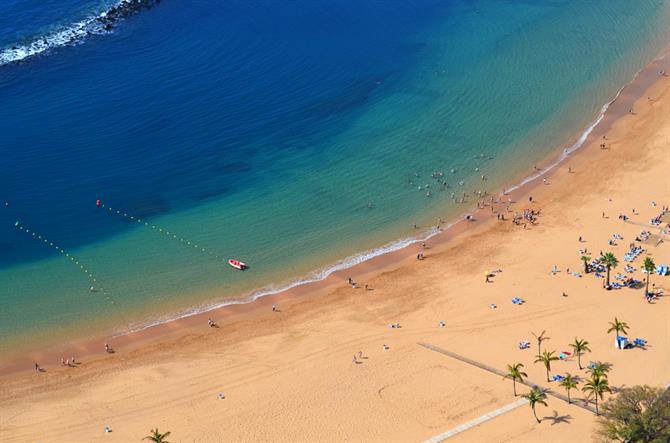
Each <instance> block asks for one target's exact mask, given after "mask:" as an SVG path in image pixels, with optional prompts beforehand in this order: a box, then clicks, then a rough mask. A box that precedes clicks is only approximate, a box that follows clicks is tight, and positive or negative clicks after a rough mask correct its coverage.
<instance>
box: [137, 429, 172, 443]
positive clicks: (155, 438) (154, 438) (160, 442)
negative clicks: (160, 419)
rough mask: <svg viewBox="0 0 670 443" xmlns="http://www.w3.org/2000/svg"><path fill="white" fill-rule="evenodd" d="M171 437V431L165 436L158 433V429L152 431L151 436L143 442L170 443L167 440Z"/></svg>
mask: <svg viewBox="0 0 670 443" xmlns="http://www.w3.org/2000/svg"><path fill="white" fill-rule="evenodd" d="M169 435H170V431H168V432H165V433H164V434H161V433H160V432H158V428H156V429H152V430H151V434H149V435H147V436H146V437H144V438H143V439H142V440H149V441H150V442H153V443H170V442H169V441H167V440H166V438H167V437H168V436H169Z"/></svg>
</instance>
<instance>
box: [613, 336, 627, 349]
mask: <svg viewBox="0 0 670 443" xmlns="http://www.w3.org/2000/svg"><path fill="white" fill-rule="evenodd" d="M629 345H630V342H629V341H628V337H623V336H621V335H617V337H616V347H617V348H618V349H626V347H627V346H629Z"/></svg>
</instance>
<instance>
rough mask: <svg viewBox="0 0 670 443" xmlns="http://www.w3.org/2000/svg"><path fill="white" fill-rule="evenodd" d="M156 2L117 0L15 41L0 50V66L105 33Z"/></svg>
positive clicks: (150, 0) (149, 0)
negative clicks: (27, 38)
mask: <svg viewBox="0 0 670 443" xmlns="http://www.w3.org/2000/svg"><path fill="white" fill-rule="evenodd" d="M155 3H157V1H155V0H119V1H118V2H116V3H115V4H114V5H113V6H111V7H110V8H109V9H107V10H105V11H103V12H101V13H99V14H93V15H90V16H89V17H87V18H85V19H83V20H80V21H77V22H74V23H71V24H69V25H66V26H63V27H61V28H59V29H57V30H54V31H52V32H48V33H46V34H44V35H40V36H38V37H36V38H34V39H33V40H32V41H29V42H27V43H16V44H14V45H11V46H9V47H6V48H4V49H0V66H4V65H8V64H11V63H17V62H21V61H23V60H26V59H28V58H30V57H33V56H36V55H39V54H43V53H45V52H47V51H49V50H51V49H53V48H58V47H62V46H69V45H74V44H77V43H79V42H81V41H82V40H84V39H85V38H87V37H89V36H91V35H97V34H105V33H108V32H110V31H111V29H112V27H113V25H114V23H116V22H118V21H119V20H121V19H123V18H124V17H127V16H128V15H130V14H133V13H135V12H137V11H138V10H139V9H141V8H148V7H150V6H153V5H154V4H155Z"/></svg>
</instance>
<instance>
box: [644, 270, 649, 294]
mask: <svg viewBox="0 0 670 443" xmlns="http://www.w3.org/2000/svg"><path fill="white" fill-rule="evenodd" d="M648 295H649V274H647V289H645V291H644V296H645V297H646V296H648Z"/></svg>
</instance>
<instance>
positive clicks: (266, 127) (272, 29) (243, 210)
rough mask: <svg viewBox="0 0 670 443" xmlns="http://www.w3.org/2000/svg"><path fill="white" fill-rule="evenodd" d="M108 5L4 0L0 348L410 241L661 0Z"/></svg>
mask: <svg viewBox="0 0 670 443" xmlns="http://www.w3.org/2000/svg"><path fill="white" fill-rule="evenodd" d="M119 4H121V6H124V7H125V6H127V4H128V2H127V1H126V0H122V1H119V0H105V1H100V0H21V1H19V0H4V1H2V2H0V156H1V157H0V204H1V205H2V206H0V351H1V350H3V349H8V348H9V347H12V346H19V347H26V348H28V347H30V346H35V345H39V344H40V343H46V342H47V341H48V340H50V339H54V337H60V338H63V337H65V338H67V337H71V336H75V335H76V334H77V333H78V331H80V330H81V328H89V329H90V328H97V329H98V330H109V331H113V330H118V331H122V330H125V329H126V328H128V327H129V325H134V327H137V326H139V325H141V324H146V323H150V322H152V321H155V320H159V319H165V318H169V317H170V316H173V315H176V314H179V313H183V312H185V311H188V310H189V309H198V308H202V307H203V306H211V305H216V304H219V303H223V302H226V301H227V300H231V299H240V297H241V296H243V295H248V294H250V293H252V294H253V293H254V291H256V290H258V289H261V288H265V290H272V288H277V287H281V286H282V285H283V284H290V283H291V282H294V281H296V280H297V279H301V278H304V277H305V276H309V275H311V276H312V278H319V277H321V276H322V275H323V274H324V273H327V271H328V269H330V268H331V267H332V265H333V264H336V263H338V261H341V260H343V259H345V258H347V257H349V259H348V261H346V262H345V263H342V262H340V265H341V266H345V265H346V264H347V263H350V262H355V261H358V260H361V259H363V258H364V257H366V256H369V255H371V253H369V252H368V253H367V255H365V254H364V255H362V256H361V255H358V256H357V254H360V253H362V252H364V251H370V250H373V249H375V248H380V247H383V246H385V245H389V243H392V242H393V241H395V240H398V239H406V238H409V237H411V236H416V235H422V234H417V231H416V230H414V229H413V228H412V225H413V224H414V223H417V224H418V225H419V227H420V229H419V231H420V232H421V233H423V232H425V231H426V230H428V229H429V228H430V226H432V225H434V224H435V223H436V220H437V217H438V216H440V217H442V218H445V219H446V218H449V217H450V216H453V215H455V214H457V213H460V212H462V211H464V210H465V209H466V208H467V207H468V204H469V205H473V204H474V202H475V200H474V199H470V200H469V201H468V202H467V203H466V204H464V205H463V204H460V205H459V204H456V203H454V195H456V196H460V195H461V194H462V192H468V193H471V192H472V191H473V190H475V189H478V190H487V191H490V192H499V190H500V188H501V186H502V185H503V184H505V183H508V180H509V179H510V178H511V177H517V176H518V175H519V174H521V173H522V172H523V171H525V170H528V169H529V168H530V166H532V165H533V164H534V163H535V162H537V161H539V160H541V159H543V158H545V157H546V156H547V155H548V154H549V153H550V152H553V151H555V150H556V149H559V148H560V147H562V146H565V145H566V144H569V143H572V142H574V140H575V139H576V138H577V136H578V135H579V132H580V131H581V130H582V129H583V128H585V127H586V126H587V125H588V124H589V122H591V121H593V119H595V118H596V117H597V115H598V112H600V108H601V106H602V105H603V104H604V103H606V102H607V101H609V100H611V99H612V98H613V96H614V95H615V94H616V92H617V91H618V90H619V88H621V87H622V86H623V85H624V84H625V83H627V82H629V81H630V80H631V79H632V78H633V76H634V75H635V73H636V72H637V71H638V70H639V69H641V68H642V67H643V66H644V65H646V64H647V63H648V62H649V61H650V60H651V59H653V58H654V57H655V56H656V55H657V54H658V53H659V52H660V51H661V50H662V49H663V48H665V47H666V45H667V43H668V40H669V38H670V33H669V28H668V26H667V25H668V6H667V2H664V1H658V0H637V1H635V2H632V1H630V0H590V1H584V0H534V1H512V0H440V1H437V0H420V1H418V0H403V1H400V0H391V1H353V0H294V1H289V2H279V1H273V0H249V1H241V0H240V1H237V0H232V1H224V2H222V1H216V0H191V1H188V2H185V1H180V0H162V1H161V2H160V3H158V4H156V5H154V6H153V7H151V8H147V9H144V8H141V9H140V10H138V11H137V12H136V13H132V14H123V15H122V16H119V17H118V19H115V20H114V22H113V25H112V26H111V29H105V26H103V24H102V23H103V22H101V21H100V20H99V18H100V17H110V15H112V14H111V13H110V11H116V10H118V9H114V8H118V7H119V6H118V5H119ZM106 11H107V12H106ZM101 14H102V15H101ZM105 14H106V15H105ZM96 17H97V19H96ZM438 172H440V173H443V174H444V175H443V176H440V175H439V174H434V173H438ZM482 174H485V175H487V177H488V178H489V179H488V180H487V181H486V182H484V183H482V181H481V180H480V176H481V175H482ZM444 183H447V184H448V186H447V185H445V184H444ZM452 193H455V194H452ZM98 199H100V200H101V207H97V206H96V200H98ZM5 202H6V204H5ZM110 208H111V209H112V210H111V211H110ZM117 210H119V211H120V213H119V214H117V213H116V211H117ZM124 213H125V214H126V216H124V215H123V214H124ZM131 216H132V217H133V218H132V219H131V218H130V217H131ZM138 218H139V219H140V221H139V222H138V221H137V219H138ZM17 222H18V225H16V223H17ZM33 233H34V235H33ZM196 245H197V246H196ZM391 247H393V246H391ZM378 252H379V251H376V252H373V253H372V254H374V253H378ZM230 257H234V258H238V259H240V260H243V261H245V262H247V263H248V264H249V265H250V267H251V268H250V269H249V271H247V272H244V273H241V272H238V271H235V270H233V269H232V268H230V267H229V266H228V265H227V264H225V260H226V259H228V258H230ZM351 257H355V258H351ZM92 286H93V288H94V291H91V290H90V288H91V287H92ZM265 290H264V291H265ZM28 337H31V339H29V338H28Z"/></svg>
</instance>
